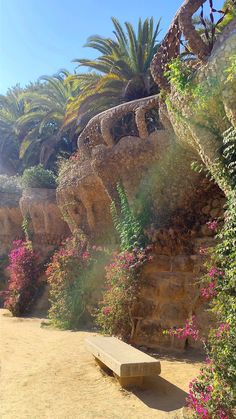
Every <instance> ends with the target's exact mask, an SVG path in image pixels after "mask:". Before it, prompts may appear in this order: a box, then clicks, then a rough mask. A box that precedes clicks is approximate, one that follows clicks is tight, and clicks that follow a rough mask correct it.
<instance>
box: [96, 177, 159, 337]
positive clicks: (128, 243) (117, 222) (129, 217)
mask: <svg viewBox="0 0 236 419" xmlns="http://www.w3.org/2000/svg"><path fill="white" fill-rule="evenodd" d="M117 192H118V197H119V205H118V207H119V209H117V207H116V206H115V203H114V202H113V203H112V205H111V214H112V219H113V223H114V226H115V229H116V231H117V233H118V235H119V239H120V250H121V252H120V253H115V254H114V255H113V260H112V262H111V263H110V265H108V266H107V267H106V282H105V292H104V294H103V301H102V302H101V304H100V309H99V310H98V313H97V323H98V325H99V326H100V327H101V329H102V331H103V332H104V333H108V334H112V335H116V336H119V337H121V338H123V339H126V340H130V338H131V337H132V333H133V330H134V327H133V326H134V325H133V316H134V315H135V313H136V310H137V307H138V305H137V303H138V299H139V291H140V287H141V285H142V282H141V277H140V272H141V268H142V266H143V265H144V264H145V263H146V262H147V261H148V260H149V259H150V258H151V256H148V253H149V251H150V250H151V248H150V247H145V243H146V238H145V235H144V233H143V228H142V225H141V222H140V220H139V219H138V218H137V217H136V216H135V215H134V213H133V211H132V209H131V208H130V206H129V202H128V199H127V196H126V193H125V190H124V189H123V187H122V186H120V185H118V186H117Z"/></svg>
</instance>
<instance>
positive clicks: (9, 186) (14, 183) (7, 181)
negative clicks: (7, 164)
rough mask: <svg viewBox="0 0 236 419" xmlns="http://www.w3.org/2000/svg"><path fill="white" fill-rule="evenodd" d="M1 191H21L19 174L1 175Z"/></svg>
mask: <svg viewBox="0 0 236 419" xmlns="http://www.w3.org/2000/svg"><path fill="white" fill-rule="evenodd" d="M0 192H7V193H13V194H14V193H20V192H21V178H20V177H18V176H7V175H0Z"/></svg>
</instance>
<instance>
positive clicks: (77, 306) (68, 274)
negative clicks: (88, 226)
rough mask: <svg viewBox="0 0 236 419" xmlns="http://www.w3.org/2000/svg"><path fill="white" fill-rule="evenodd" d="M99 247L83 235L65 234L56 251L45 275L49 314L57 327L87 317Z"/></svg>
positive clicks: (74, 325) (99, 259) (99, 260)
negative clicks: (48, 294) (90, 243)
mask: <svg viewBox="0 0 236 419" xmlns="http://www.w3.org/2000/svg"><path fill="white" fill-rule="evenodd" d="M101 251H102V248H99V247H96V246H92V247H91V246H89V244H88V242H87V241H86V240H85V239H84V238H83V237H73V238H68V239H67V240H66V241H65V242H64V243H63V244H62V245H61V247H60V249H59V250H58V251H56V252H55V253H54V255H53V257H52V260H51V262H50V263H49V265H48V268H47V271H46V275H47V279H48V283H49V285H50V302H51V308H50V309H49V318H50V320H51V321H52V323H53V324H54V325H55V326H56V327H60V328H63V329H70V328H77V327H79V326H80V325H81V323H82V322H83V319H85V317H86V318H87V317H90V315H91V311H92V307H91V305H92V301H93V299H94V293H96V292H97V277H98V276H99V275H98V271H99V268H100V267H101V266H100V264H101V263H104V261H103V256H102V257H101Z"/></svg>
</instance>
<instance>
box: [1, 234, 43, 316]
mask: <svg viewBox="0 0 236 419" xmlns="http://www.w3.org/2000/svg"><path fill="white" fill-rule="evenodd" d="M9 261H10V265H9V266H8V269H9V272H10V278H9V280H8V289H7V292H6V293H5V294H6V297H5V301H4V307H5V308H7V309H8V310H10V311H11V313H12V314H13V315H14V316H20V315H23V314H25V313H27V312H29V310H30V308H31V307H32V304H33V302H34V299H35V297H36V294H37V291H38V287H39V280H38V278H39V272H38V268H37V266H38V263H37V262H38V257H37V255H36V253H35V252H34V250H33V248H32V244H31V242H29V241H23V240H17V241H14V242H13V249H12V250H11V252H10V254H9Z"/></svg>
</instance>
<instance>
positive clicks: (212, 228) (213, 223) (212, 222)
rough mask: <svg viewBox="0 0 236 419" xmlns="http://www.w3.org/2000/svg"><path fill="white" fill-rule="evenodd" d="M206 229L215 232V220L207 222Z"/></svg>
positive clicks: (216, 223) (216, 224)
mask: <svg viewBox="0 0 236 419" xmlns="http://www.w3.org/2000/svg"><path fill="white" fill-rule="evenodd" d="M206 224H207V227H208V228H209V230H211V231H216V230H217V228H218V222H217V221H216V220H213V221H208V223H206Z"/></svg>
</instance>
